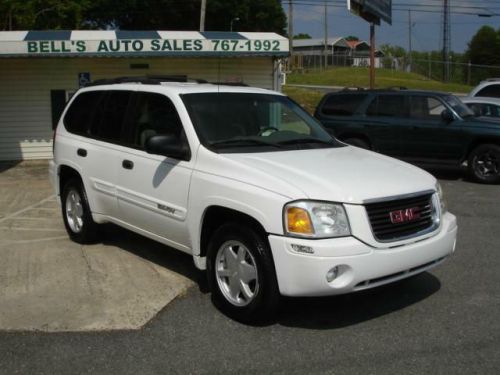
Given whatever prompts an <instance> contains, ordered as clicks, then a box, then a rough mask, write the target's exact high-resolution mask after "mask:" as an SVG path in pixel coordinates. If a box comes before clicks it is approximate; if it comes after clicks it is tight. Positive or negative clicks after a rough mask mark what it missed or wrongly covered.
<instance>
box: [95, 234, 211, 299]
mask: <svg viewBox="0 0 500 375" xmlns="http://www.w3.org/2000/svg"><path fill="white" fill-rule="evenodd" d="M101 237H102V240H101V242H102V243H103V244H105V245H112V246H117V247H119V248H121V249H123V250H125V251H128V252H129V253H132V254H134V255H136V256H138V257H141V258H143V259H145V260H147V261H150V262H153V263H155V264H157V265H159V266H161V267H163V268H166V269H168V270H170V271H172V272H175V273H178V274H180V275H182V276H184V277H187V278H188V279H190V280H192V281H193V282H195V283H196V284H197V285H198V286H199V289H200V291H201V292H202V293H206V292H207V291H208V287H207V282H206V278H205V273H204V272H202V271H199V270H198V269H197V268H196V267H195V265H194V263H193V257H192V256H191V255H189V254H186V253H183V252H182V251H179V250H177V249H173V248H171V247H169V246H166V245H163V244H161V243H159V242H156V241H153V240H150V239H149V238H146V237H143V236H141V235H139V234H136V233H134V232H131V231H129V230H126V229H124V228H121V227H119V226H117V225H113V224H105V225H103V226H102V236H101Z"/></svg>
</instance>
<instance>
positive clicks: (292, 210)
mask: <svg viewBox="0 0 500 375" xmlns="http://www.w3.org/2000/svg"><path fill="white" fill-rule="evenodd" d="M286 215H287V227H288V228H287V229H288V232H289V233H298V234H314V229H313V226H312V222H311V218H310V217H309V213H308V212H307V211H306V210H305V209H303V208H299V207H289V208H288V209H287V213H286Z"/></svg>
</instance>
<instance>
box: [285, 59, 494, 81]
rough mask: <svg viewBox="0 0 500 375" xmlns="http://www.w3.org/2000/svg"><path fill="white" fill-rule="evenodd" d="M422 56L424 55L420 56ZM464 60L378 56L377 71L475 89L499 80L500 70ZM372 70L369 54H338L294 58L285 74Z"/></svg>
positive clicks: (492, 66)
mask: <svg viewBox="0 0 500 375" xmlns="http://www.w3.org/2000/svg"><path fill="white" fill-rule="evenodd" d="M419 55H423V53H419ZM461 60H463V58H462V57H454V56H451V57H450V60H449V61H448V62H444V61H442V60H439V59H436V58H435V56H431V54H430V53H429V57H428V58H422V56H414V57H412V59H410V58H409V57H408V56H404V57H388V56H376V57H375V67H376V68H385V69H391V70H394V71H406V72H412V73H417V74H420V75H422V76H424V77H427V78H429V79H432V80H436V81H445V82H453V83H460V84H466V85H471V86H475V85H477V84H478V83H479V82H480V81H482V80H484V79H487V78H498V77H500V66H498V65H483V64H472V63H468V62H467V63H464V62H463V61H461ZM351 66H352V67H369V66H370V58H369V56H367V55H366V54H352V53H346V54H342V53H336V54H328V55H327V56H326V57H325V55H319V54H300V53H297V54H294V55H293V56H292V58H291V59H289V61H288V63H287V66H286V70H287V71H293V72H302V71H306V70H321V69H325V68H333V67H351Z"/></svg>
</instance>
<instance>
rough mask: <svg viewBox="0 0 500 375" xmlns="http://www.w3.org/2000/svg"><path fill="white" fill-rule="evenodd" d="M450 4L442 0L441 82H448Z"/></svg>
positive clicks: (446, 0)
mask: <svg viewBox="0 0 500 375" xmlns="http://www.w3.org/2000/svg"><path fill="white" fill-rule="evenodd" d="M450 44H451V43H450V4H449V2H448V0H443V81H445V82H448V81H449V80H450V64H449V58H450Z"/></svg>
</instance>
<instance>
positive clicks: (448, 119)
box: [441, 109, 455, 124]
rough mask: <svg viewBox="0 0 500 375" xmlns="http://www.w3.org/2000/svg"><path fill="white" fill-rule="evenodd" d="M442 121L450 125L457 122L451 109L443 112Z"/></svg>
mask: <svg viewBox="0 0 500 375" xmlns="http://www.w3.org/2000/svg"><path fill="white" fill-rule="evenodd" d="M441 119H442V120H443V121H444V122H446V123H447V124H448V123H450V122H452V121H453V120H455V116H454V115H453V112H451V111H450V110H449V109H445V110H443V112H441Z"/></svg>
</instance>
